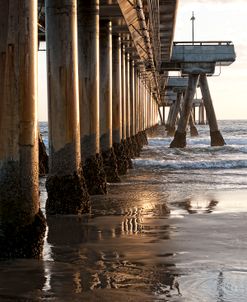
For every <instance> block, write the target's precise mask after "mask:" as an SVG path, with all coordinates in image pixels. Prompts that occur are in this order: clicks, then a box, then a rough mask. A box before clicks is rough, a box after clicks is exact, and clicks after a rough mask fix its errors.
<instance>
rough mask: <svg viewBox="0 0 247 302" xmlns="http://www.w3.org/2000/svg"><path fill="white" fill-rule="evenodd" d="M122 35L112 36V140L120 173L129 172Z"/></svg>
mask: <svg viewBox="0 0 247 302" xmlns="http://www.w3.org/2000/svg"><path fill="white" fill-rule="evenodd" d="M121 47H122V44H121V37H120V36H119V35H113V36H112V140H113V147H114V152H115V155H116V159H117V169H118V174H119V175H123V174H126V173H127V169H128V160H127V158H126V154H125V149H124V144H123V135H122V133H123V126H122V118H123V116H122V101H123V100H122V68H121V67H122V50H121Z"/></svg>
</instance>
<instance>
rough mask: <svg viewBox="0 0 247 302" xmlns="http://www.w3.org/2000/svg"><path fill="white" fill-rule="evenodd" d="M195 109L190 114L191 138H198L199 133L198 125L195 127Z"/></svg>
mask: <svg viewBox="0 0 247 302" xmlns="http://www.w3.org/2000/svg"><path fill="white" fill-rule="evenodd" d="M194 109H195V108H193V109H192V111H191V113H190V117H189V125H190V136H198V131H197V129H196V125H195V113H194Z"/></svg>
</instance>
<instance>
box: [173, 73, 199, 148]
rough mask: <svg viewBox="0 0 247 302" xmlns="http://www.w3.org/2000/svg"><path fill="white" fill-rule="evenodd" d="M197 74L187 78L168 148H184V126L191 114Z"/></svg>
mask: <svg viewBox="0 0 247 302" xmlns="http://www.w3.org/2000/svg"><path fill="white" fill-rule="evenodd" d="M198 79H199V74H190V75H189V79H188V87H187V90H186V93H185V97H184V102H183V108H182V112H181V116H180V119H179V122H178V128H177V131H176V132H175V136H174V139H173V141H172V142H171V144H170V148H184V147H185V146H186V127H187V125H188V121H189V117H190V114H191V108H192V102H193V98H194V95H195V92H196V87H197V83H198Z"/></svg>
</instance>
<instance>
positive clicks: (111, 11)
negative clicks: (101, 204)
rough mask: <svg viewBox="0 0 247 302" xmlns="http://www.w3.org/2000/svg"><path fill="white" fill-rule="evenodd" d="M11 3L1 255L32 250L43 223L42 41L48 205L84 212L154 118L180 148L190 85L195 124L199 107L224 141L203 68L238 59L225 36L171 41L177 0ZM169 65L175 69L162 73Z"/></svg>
mask: <svg viewBox="0 0 247 302" xmlns="http://www.w3.org/2000/svg"><path fill="white" fill-rule="evenodd" d="M19 2H20V1H17V0H7V1H5V2H4V3H2V4H1V5H0V24H1V26H0V28H1V38H0V63H1V64H0V99H1V105H0V106H1V108H0V109H1V110H0V141H1V145H0V234H1V235H0V246H1V247H4V248H1V251H0V257H1V258H9V257H10V258H12V257H20V258H32V257H33V258H38V257H39V256H40V255H41V253H42V246H43V238H44V235H45V229H46V220H45V217H44V215H43V214H42V212H41V210H40V204H39V184H38V177H39V160H38V158H39V152H38V151H39V148H38V146H39V145H38V143H39V131H38V120H37V85H39V83H38V81H37V56H38V45H39V43H40V42H45V45H46V54H47V80H48V116H49V117H48V123H49V173H48V175H47V180H46V189H47V193H48V199H47V202H46V214H47V215H57V214H62V215H67V214H69V215H71V214H72V215H81V214H84V213H88V212H90V207H91V199H90V195H104V194H107V190H108V188H107V183H118V182H121V176H122V175H125V174H126V173H128V171H129V170H130V169H132V168H133V164H132V159H133V158H136V157H138V156H139V155H140V152H141V149H142V148H143V146H144V145H145V144H147V131H152V130H153V129H155V128H156V127H157V125H158V122H159V120H160V121H161V122H162V123H166V124H167V130H168V135H171V136H173V135H174V140H173V141H172V142H171V144H170V147H172V148H184V147H185V146H186V128H187V126H188V125H189V126H190V131H191V135H192V136H193V135H198V133H197V131H196V127H195V114H194V111H193V110H194V109H193V108H194V107H195V106H198V103H197V102H196V101H194V97H195V91H196V89H197V87H199V88H200V89H201V93H202V101H201V102H200V103H199V108H200V113H199V117H200V118H199V123H200V124H204V123H205V121H206V118H205V114H204V108H205V111H206V117H207V122H208V124H209V127H210V136H211V145H212V146H222V145H224V144H225V141H224V139H223V137H222V135H221V132H220V130H219V127H218V123H217V118H216V115H215V112H214V107H213V102H212V98H211V95H210V90H209V86H208V82H207V77H208V76H210V75H213V74H214V72H215V66H217V65H221V66H228V65H230V64H231V63H232V62H234V60H235V50H234V45H233V44H232V42H230V41H218V42H217V41H216V42H210V41H209V42H207V41H199V42H193V43H191V42H174V41H173V40H174V31H175V24H176V14H177V8H178V5H179V3H178V1H177V0H174V1H169V0H160V1H142V0H136V1H125V0H118V1H115V0H113V1H107V0H105V1H103V0H102V1H99V0H83V1H76V0H46V1H45V2H44V1H37V0H25V1H21V3H19ZM170 71H179V72H180V73H181V77H177V78H175V79H172V78H169V72H170ZM193 102H194V105H193ZM168 105H169V106H170V112H169V116H168V120H167V121H165V107H166V106H168ZM178 116H180V118H179V119H178ZM176 127H177V128H176Z"/></svg>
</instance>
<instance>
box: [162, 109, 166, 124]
mask: <svg viewBox="0 0 247 302" xmlns="http://www.w3.org/2000/svg"><path fill="white" fill-rule="evenodd" d="M165 124H166V106H163V125H165Z"/></svg>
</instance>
